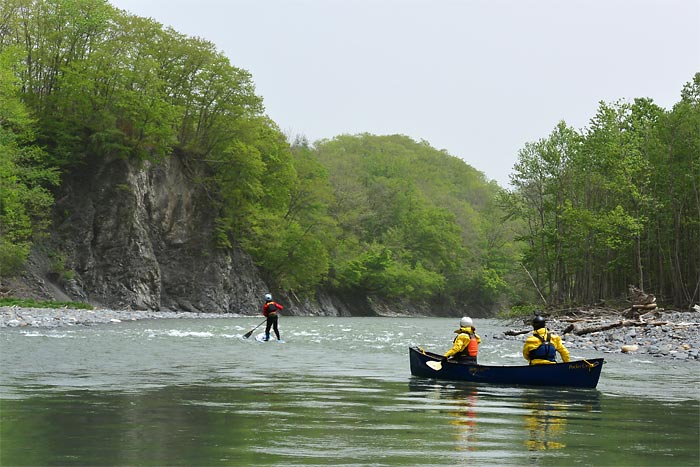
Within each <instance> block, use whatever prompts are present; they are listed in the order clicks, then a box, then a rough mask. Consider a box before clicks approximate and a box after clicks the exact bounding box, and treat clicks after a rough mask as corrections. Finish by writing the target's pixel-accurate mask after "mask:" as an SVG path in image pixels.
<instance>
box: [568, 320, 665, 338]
mask: <svg viewBox="0 0 700 467" xmlns="http://www.w3.org/2000/svg"><path fill="white" fill-rule="evenodd" d="M666 324H668V321H650V322H644V321H632V320H625V319H623V320H621V321H617V322H614V323H608V324H601V325H598V326H590V327H586V328H577V327H576V325H575V324H570V325H569V326H567V327H566V329H564V331H563V334H567V333H569V332H571V333H573V334H575V335H577V336H583V335H584V334H591V333H593V332H600V331H607V330H608V329H614V328H619V327H625V326H664V325H666Z"/></svg>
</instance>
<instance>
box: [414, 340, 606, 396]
mask: <svg viewBox="0 0 700 467" xmlns="http://www.w3.org/2000/svg"><path fill="white" fill-rule="evenodd" d="M409 355H410V359H411V374H412V375H414V376H421V377H424V378H435V379H444V380H453V381H470V382H474V383H490V384H504V385H520V384H522V385H528V386H566V387H574V388H595V387H596V386H597V385H598V379H599V378H600V371H601V370H602V369H603V363H604V360H603V359H602V358H593V359H590V360H577V361H574V362H568V363H553V364H551V365H522V366H493V365H479V364H465V363H452V362H447V363H445V364H440V360H441V359H442V355H439V354H435V353H432V352H426V351H425V350H423V349H421V348H419V347H410V348H409Z"/></svg>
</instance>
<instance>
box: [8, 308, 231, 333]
mask: <svg viewBox="0 0 700 467" xmlns="http://www.w3.org/2000/svg"><path fill="white" fill-rule="evenodd" d="M230 316H237V315H231V314H220V313H190V312H176V311H129V310H110V309H94V310H80V309H74V308H22V307H17V306H5V307H0V328H5V327H13V328H16V327H25V326H30V327H36V328H58V327H63V326H80V325H83V326H91V325H95V324H104V323H121V322H125V321H137V320H141V319H196V318H199V319H201V318H224V317H230Z"/></svg>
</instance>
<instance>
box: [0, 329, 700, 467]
mask: <svg viewBox="0 0 700 467" xmlns="http://www.w3.org/2000/svg"><path fill="white" fill-rule="evenodd" d="M259 320H260V318H258V317H256V318H222V319H207V320H155V321H137V322H132V323H122V324H110V325H101V326H95V327H89V328H85V327H80V328H77V327H76V328H61V329H55V330H37V329H26V328H25V329H3V330H0V350H1V351H2V357H1V358H2V360H1V361H2V367H1V368H0V465H3V466H14V465H18V466H19V465H74V466H78V465H80V466H84V465H148V466H159V465H177V466H198V465H201V466H210V465H221V466H225V465H280V466H282V465H285V466H286V465H377V466H383V465H387V466H389V465H392V466H393V465H398V466H409V465H419V466H432V465H435V466H438V465H444V466H454V465H488V466H497V465H556V466H559V465H566V466H570V465H595V466H606V465H616V466H643V465H658V466H675V465H678V466H684V465H688V466H698V465H700V365H698V363H697V362H672V361H663V360H659V359H655V358H647V357H642V358H639V357H634V356H629V355H621V354H581V355H579V353H580V352H578V351H576V350H574V351H573V352H572V357H573V358H577V357H582V358H592V357H600V356H602V357H604V358H605V359H606V362H607V363H606V365H605V366H604V367H603V373H602V376H601V380H600V383H599V385H598V388H597V389H596V390H570V389H569V390H567V389H541V388H539V389H538V388H530V387H502V386H490V385H475V384H466V383H462V384H460V383H449V382H438V381H434V380H429V379H420V378H414V377H412V376H411V374H410V370H409V364H408V347H409V346H410V345H413V344H417V345H420V346H423V347H424V348H425V349H426V350H433V351H437V352H444V351H445V350H446V349H448V348H449V347H450V346H451V340H452V336H453V334H452V331H453V330H454V328H455V325H456V322H455V321H456V320H455V319H440V318H430V319H427V318H426V319H424V318H297V317H294V318H289V317H284V318H282V319H281V320H280V329H281V332H282V335H283V336H282V337H283V338H284V339H285V340H286V343H283V344H281V343H273V342H269V343H264V344H263V343H259V342H256V341H255V340H254V338H252V337H251V338H250V339H243V338H242V335H243V334H244V333H245V332H246V331H249V330H250V329H252V328H253V327H254V326H255V325H256V324H258V323H259ZM475 324H476V326H477V327H478V330H479V334H480V335H481V336H482V339H483V343H482V347H481V350H480V354H479V359H480V362H481V363H487V364H497V365H511V364H522V362H523V360H522V357H521V355H520V349H521V343H520V342H519V341H504V340H495V339H492V338H491V336H492V335H493V334H496V333H498V332H501V331H503V330H504V327H503V324H502V323H500V322H498V321H493V320H477V322H476V323H475Z"/></svg>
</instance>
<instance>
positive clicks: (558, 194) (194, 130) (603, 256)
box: [0, 0, 700, 311]
mask: <svg viewBox="0 0 700 467" xmlns="http://www.w3.org/2000/svg"><path fill="white" fill-rule="evenodd" d="M699 100H700V74H698V75H696V76H695V77H693V80H692V81H691V82H689V83H688V84H687V85H686V86H685V87H684V89H683V90H682V92H681V97H680V101H679V102H678V103H677V104H676V105H675V106H674V107H673V109H671V110H669V111H667V110H664V109H662V108H660V107H658V106H656V105H655V104H654V103H653V102H652V101H650V100H648V99H637V100H635V101H634V102H633V103H625V102H616V103H601V104H600V107H599V109H598V112H597V114H596V115H595V116H594V117H593V118H592V119H591V122H590V126H589V127H588V128H586V129H583V130H575V129H572V128H569V127H568V126H567V125H566V124H565V122H561V123H560V124H559V125H557V127H556V128H554V130H553V131H552V133H551V134H550V135H549V136H547V137H546V138H543V139H542V140H539V141H536V142H532V143H527V144H526V145H525V147H524V148H523V149H522V150H521V151H520V153H519V157H518V163H517V164H516V166H515V167H514V170H513V174H512V175H511V180H512V189H510V190H504V189H503V188H501V187H498V186H497V185H496V183H495V182H493V181H489V180H486V178H485V177H484V175H483V174H482V173H480V172H478V171H477V170H475V169H473V168H472V167H470V166H469V165H467V164H466V163H465V162H464V161H463V160H461V159H459V158H457V157H454V156H452V155H450V154H448V153H447V152H445V151H440V150H437V149H435V148H433V147H431V145H430V144H429V142H426V141H414V140H413V139H411V138H409V137H407V136H403V135H387V136H377V135H372V134H360V135H339V136H337V137H335V138H332V139H328V140H322V141H317V142H313V143H310V142H308V141H306V140H305V138H304V137H303V136H301V137H297V139H296V140H295V141H292V142H290V141H288V139H287V137H286V136H285V135H284V134H283V133H282V132H281V131H280V129H279V128H278V126H277V124H276V123H275V122H274V121H272V120H271V119H269V118H268V117H267V116H266V115H265V109H264V105H263V97H262V96H258V95H257V94H256V93H255V86H254V82H253V77H252V76H251V75H250V74H249V73H248V72H247V71H245V70H242V69H240V68H237V67H236V66H234V65H232V64H231V63H230V62H229V60H228V59H227V58H226V57H225V56H224V55H223V54H222V53H221V52H219V51H218V50H217V49H216V46H215V45H214V44H212V43H210V42H208V41H206V40H204V39H202V38H192V37H187V36H185V35H182V34H180V33H178V32H177V31H174V30H172V29H170V28H164V27H163V26H162V25H160V24H159V23H157V22H155V21H153V20H151V19H146V18H140V17H137V16H134V15H131V14H128V13H126V12H124V11H121V10H117V9H115V8H113V7H112V6H110V5H109V3H108V2H106V1H103V0H5V1H4V2H2V3H0V180H1V181H2V185H0V277H2V276H8V275H11V274H15V273H16V272H17V271H18V270H19V269H21V266H22V264H23V263H24V262H25V261H26V258H27V254H28V252H29V248H30V247H31V245H32V243H33V242H34V243H36V242H40V240H41V234H42V232H45V231H47V229H49V228H50V227H49V225H48V219H49V216H48V213H49V211H50V209H49V208H50V207H51V205H52V203H53V199H52V193H56V192H57V191H56V186H57V185H60V176H61V175H62V174H67V173H70V172H71V171H73V170H76V169H77V168H79V167H81V166H82V165H83V164H85V163H86V162H87V161H94V160H100V159H104V160H109V159H113V158H122V159H126V160H129V161H131V162H132V163H134V164H138V163H142V162H144V161H149V162H153V163H157V162H158V161H160V160H163V159H164V158H169V157H178V158H180V159H181V160H182V161H184V163H185V165H186V166H188V167H192V168H193V169H195V168H196V170H193V171H192V173H193V174H196V175H193V176H196V177H197V182H198V183H200V184H201V185H202V186H203V187H206V189H207V190H209V193H210V198H211V202H212V203H213V204H214V206H215V207H216V209H217V212H218V216H217V219H216V229H215V231H214V232H213V233H212V242H214V243H215V244H216V245H217V246H218V247H219V248H224V249H230V248H234V247H240V248H243V249H244V250H245V251H247V252H248V253H249V254H251V256H252V257H253V258H254V260H255V262H256V264H257V265H258V267H259V268H260V270H261V271H262V272H263V274H264V276H265V278H266V280H267V282H268V283H269V284H270V285H271V286H273V287H275V288H277V289H283V290H286V291H289V292H293V293H295V294H297V295H299V296H305V295H313V294H314V293H315V292H316V291H318V290H319V289H324V290H327V291H330V292H336V293H342V294H358V295H364V296H370V297H376V298H379V299H385V300H402V301H413V302H425V303H430V304H435V305H436V306H444V307H450V306H455V307H475V309H479V310H490V311H493V310H496V309H499V308H503V307H507V306H510V305H513V304H526V303H538V302H539V301H540V297H539V294H538V292H540V291H541V292H542V293H543V295H544V296H545V297H546V300H547V302H548V303H547V304H548V305H550V306H561V305H564V306H570V305H575V304H587V303H593V302H597V301H599V300H601V299H608V298H624V297H625V295H626V292H627V285H628V284H629V283H633V284H635V285H641V286H643V287H644V288H645V289H647V290H649V291H650V292H652V293H656V294H657V296H658V297H659V299H660V301H662V300H663V301H668V302H669V303H673V304H675V305H679V306H681V305H687V304H689V303H692V302H694V301H698V299H699V298H700V295H699V291H698V284H699V278H700V233H699V231H700V226H699V223H700V194H699V191H698V190H699V185H700V110H699V107H698V102H699ZM504 131H507V129H504ZM526 271H529V272H531V273H532V276H533V279H534V281H535V283H536V285H537V288H535V286H534V285H533V283H532V281H531V279H530V277H529V276H528V275H527V273H526Z"/></svg>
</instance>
